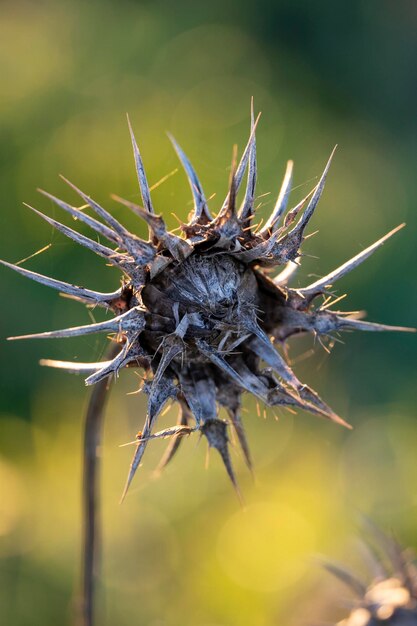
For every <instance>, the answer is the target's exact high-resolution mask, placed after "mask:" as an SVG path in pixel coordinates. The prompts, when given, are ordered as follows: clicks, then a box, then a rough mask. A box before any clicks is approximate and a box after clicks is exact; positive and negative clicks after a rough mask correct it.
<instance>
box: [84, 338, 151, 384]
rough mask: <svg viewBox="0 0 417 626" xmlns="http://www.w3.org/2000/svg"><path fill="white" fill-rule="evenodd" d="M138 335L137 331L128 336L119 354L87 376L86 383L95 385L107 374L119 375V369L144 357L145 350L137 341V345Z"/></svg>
mask: <svg viewBox="0 0 417 626" xmlns="http://www.w3.org/2000/svg"><path fill="white" fill-rule="evenodd" d="M138 335H139V333H135V334H134V335H133V336H132V337H131V338H128V339H127V341H126V342H125V343H124V344H123V347H122V349H121V350H120V352H119V354H118V355H117V356H115V357H114V359H113V360H112V361H110V363H109V364H108V365H106V366H104V367H102V368H101V369H100V370H99V371H97V372H96V373H94V374H91V376H89V377H88V378H86V380H85V384H86V385H95V384H96V383H98V382H99V381H100V380H102V379H103V378H107V376H111V375H112V374H114V375H115V376H118V373H119V370H120V369H121V368H122V367H124V366H125V365H127V364H128V363H131V362H132V361H136V360H137V359H139V358H141V357H143V356H144V352H143V351H142V349H141V348H140V346H139V345H138V344H137V343H136V345H135V340H136V338H137V336H138Z"/></svg>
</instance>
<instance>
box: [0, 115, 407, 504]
mask: <svg viewBox="0 0 417 626" xmlns="http://www.w3.org/2000/svg"><path fill="white" fill-rule="evenodd" d="M258 120H259V116H258V118H257V119H256V121H255V119H254V115H253V108H252V112H251V132H250V137H249V140H248V143H247V145H246V148H245V150H244V152H243V155H242V157H241V159H240V162H239V164H238V165H237V166H236V164H235V160H234V162H233V164H232V171H231V176H230V186H229V192H228V194H227V197H226V198H225V200H224V202H223V204H222V205H221V207H220V210H219V212H218V214H217V215H216V216H215V217H212V215H211V213H210V211H209V208H208V204H207V200H206V198H205V195H204V192H203V189H202V186H201V184H200V182H199V180H198V178H197V175H196V173H195V171H194V169H193V167H192V165H191V163H190V161H189V160H188V158H187V157H186V155H185V154H184V152H183V151H182V149H181V148H180V146H179V145H178V144H177V143H176V142H175V140H174V139H173V138H172V137H170V139H171V141H172V143H173V146H174V148H175V150H176V152H177V155H178V157H179V159H180V161H181V163H182V165H183V167H184V169H185V172H186V174H187V177H188V181H189V184H190V187H191V192H192V195H193V200H194V209H193V211H192V213H191V215H190V219H189V221H188V223H187V224H183V225H182V232H183V236H178V235H175V234H174V233H172V232H169V231H168V230H167V228H166V225H165V222H164V220H163V218H162V217H160V216H159V215H157V214H155V211H154V207H153V204H152V200H151V196H150V189H149V186H148V182H147V179H146V175H145V170H144V167H143V162H142V158H141V155H140V152H139V148H138V146H137V143H136V140H135V137H134V134H133V131H132V128H131V126H130V123H129V129H130V134H131V139H132V145H133V152H134V158H135V164H136V171H137V177H138V181H139V187H140V192H141V196H142V201H143V206H138V205H136V204H133V203H131V202H128V201H127V200H123V199H121V198H116V199H117V200H119V201H120V202H122V203H123V204H124V205H126V206H127V207H129V208H130V209H131V210H132V211H133V212H134V213H135V214H137V215H138V216H139V217H140V218H142V219H143V220H145V221H146V222H147V224H148V226H149V233H150V240H149V241H144V240H142V239H140V238H139V237H137V236H136V235H134V234H132V233H131V232H129V231H128V230H126V228H124V226H122V225H121V224H120V223H119V222H118V221H117V220H116V219H115V218H114V217H113V216H112V215H111V214H110V213H108V212H107V211H106V210H105V209H104V208H102V207H101V206H100V205H99V204H97V203H96V202H95V201H94V200H93V199H92V198H90V197H89V196H88V195H87V194H85V193H84V192H82V191H81V190H79V189H77V187H75V185H73V184H72V183H69V181H66V182H67V183H68V184H69V185H70V186H71V187H72V188H73V190H74V191H75V192H76V193H77V194H78V195H79V196H80V197H81V199H82V201H83V202H84V203H86V204H87V205H88V206H89V207H91V209H92V210H93V211H94V213H96V215H97V216H98V217H99V218H101V221H98V220H96V219H94V218H93V217H90V216H89V215H88V214H87V213H85V212H84V211H83V210H81V209H79V208H75V207H73V206H71V205H69V204H67V203H66V202H63V201H62V200H59V199H58V198H56V197H54V196H52V195H51V194H49V193H46V192H45V191H41V193H42V194H43V195H45V196H46V197H47V198H49V199H50V200H52V201H53V202H54V203H55V204H56V205H57V206H58V207H59V208H61V209H63V210H64V211H66V212H67V213H69V214H70V215H72V216H73V217H75V218H76V219H78V220H80V221H82V222H84V223H86V224H87V225H88V226H89V227H90V228H91V229H92V230H94V231H95V233H97V234H98V235H100V236H102V237H103V238H106V239H107V240H108V241H109V242H111V244H113V245H114V246H115V247H114V248H111V247H108V246H105V245H103V244H102V243H98V242H96V241H94V240H92V239H89V238H88V237H86V236H84V235H81V234H79V233H78V232H76V231H74V230H72V229H71V228H69V227H68V226H65V225H63V224H61V223H59V222H57V221H56V220H54V219H52V218H50V217H47V216H46V215H43V214H42V213H40V212H39V211H37V210H36V209H33V208H32V207H29V208H31V209H32V210H33V211H35V212H36V213H37V214H38V215H39V216H40V217H42V218H43V219H44V220H46V221H47V222H48V223H49V224H51V225H52V226H53V227H55V228H56V229H57V230H59V231H60V232H62V233H64V235H66V236H67V237H69V238H71V239H73V240H74V241H76V242H77V243H79V244H81V245H83V246H85V247H86V248H88V249H90V250H92V251H93V252H95V253H96V254H98V255H100V256H102V257H104V259H105V260H106V262H107V263H109V264H111V265H115V266H117V267H118V268H119V269H120V270H121V272H122V274H123V278H122V283H121V287H120V288H119V289H117V290H116V291H114V292H111V293H99V292H97V291H92V290H90V289H85V288H83V287H77V286H75V285H72V284H68V283H65V282H62V281H59V280H56V279H53V278H48V277H46V276H42V275H40V274H37V273H35V272H31V271H29V270H27V269H23V268H22V267H20V266H17V265H12V264H10V263H6V262H5V261H2V263H3V264H4V265H6V266H8V267H10V268H12V269H14V270H16V271H17V272H19V273H20V274H22V275H24V276H27V277H28V278H31V279H33V280H35V281H38V282H40V283H42V284H44V285H48V286H50V287H53V288H55V289H57V290H58V291H61V292H63V293H64V294H66V295H67V296H69V297H71V298H73V299H75V300H78V301H81V302H84V303H86V304H88V305H94V306H101V307H104V308H106V309H110V310H111V311H113V313H114V314H115V317H114V318H113V319H111V320H108V321H104V322H100V323H95V324H90V325H88V326H81V327H74V328H68V329H65V330H56V331H52V332H46V333H40V334H35V335H26V336H24V337H12V338H11V339H22V338H28V337H32V338H34V337H36V338H49V337H74V336H77V335H87V334H90V333H99V332H104V333H112V334H113V335H114V340H115V341H117V342H118V344H119V345H120V351H119V353H118V354H117V356H116V357H115V358H114V359H113V360H111V361H106V362H99V363H88V364H82V363H69V362H62V361H50V360H44V361H43V362H42V363H43V364H44V365H48V366H52V367H58V368H63V369H66V370H70V371H72V372H85V373H89V376H88V378H87V379H86V384H87V385H92V384H94V383H97V382H98V381H100V380H102V379H103V378H105V377H108V376H111V375H114V376H117V375H118V373H119V370H120V369H121V368H122V367H125V366H139V367H141V368H143V369H144V370H145V373H146V380H145V383H144V385H143V391H144V392H145V393H146V394H147V395H148V411H147V416H146V420H145V424H144V427H143V429H142V432H141V433H140V434H139V435H138V436H137V440H136V441H135V443H136V451H135V454H134V458H133V461H132V464H131V467H130V472H129V476H128V480H127V485H126V489H125V493H126V490H127V488H128V486H129V484H130V482H131V480H132V478H133V476H134V473H135V471H136V469H137V467H138V466H139V464H140V462H141V459H142V456H143V453H144V450H145V448H146V445H147V443H148V441H149V440H150V439H153V438H156V437H168V436H171V437H172V440H171V441H170V445H169V447H168V450H167V452H166V454H165V456H164V458H163V460H162V462H161V467H162V466H164V465H166V464H167V463H168V462H169V461H170V459H171V458H172V456H173V454H174V453H175V451H176V450H177V448H178V445H179V442H180V439H181V437H182V436H184V435H186V434H189V433H190V432H192V431H195V430H199V431H201V433H202V434H204V435H205V437H206V438H207V440H208V444H209V446H210V447H213V448H216V449H217V450H218V452H219V453H220V455H221V457H222V459H223V462H224V464H225V467H226V469H227V472H228V474H229V476H230V479H231V480H232V482H233V484H234V485H235V487H236V488H237V485H236V480H235V476H234V472H233V469H232V465H231V462H230V457H229V451H228V435H227V423H226V422H224V421H223V420H220V419H218V412H219V407H224V408H225V409H226V411H227V413H228V415H229V418H230V423H231V425H232V427H233V428H234V430H235V432H236V434H237V437H238V440H239V442H240V444H241V447H242V450H243V453H244V456H245V459H246V462H247V464H248V466H249V467H251V458H250V453H249V448H248V445H247V441H246V437H245V432H244V429H243V425H242V422H241V418H240V414H239V410H240V404H241V396H242V393H243V392H244V391H249V392H250V393H252V394H254V395H255V396H256V397H257V398H259V399H260V400H262V402H264V403H265V404H266V405H268V406H277V405H280V406H284V407H285V406H288V407H299V408H301V409H305V410H306V411H310V412H311V413H315V414H317V415H319V416H322V417H325V418H328V419H330V420H333V421H335V422H338V423H340V424H344V425H345V426H346V425H347V424H346V422H344V421H343V420H342V419H341V418H340V417H338V416H337V415H336V414H335V413H334V412H333V410H332V409H331V408H330V407H329V406H327V404H325V403H324V402H323V400H321V398H320V397H319V396H318V395H317V393H316V392H315V391H313V390H312V389H310V387H308V386H307V385H306V384H304V383H302V382H301V381H300V380H299V379H298V378H297V376H296V375H295V373H294V372H293V371H292V369H291V368H290V366H289V364H288V362H287V361H286V359H285V358H284V356H282V355H281V354H280V352H279V351H278V350H277V347H276V346H277V345H279V346H281V347H284V346H285V342H286V341H287V340H288V339H289V338H290V337H291V336H292V335H298V334H300V333H312V334H314V335H315V336H316V337H317V338H318V340H319V341H322V340H323V339H326V338H330V339H331V340H332V341H333V340H334V335H336V334H338V332H339V331H343V330H355V329H357V330H368V331H384V330H407V329H404V328H400V327H388V326H384V325H382V324H374V323H369V322H364V321H362V320H361V319H359V318H360V315H358V314H352V313H343V312H339V311H334V310H330V308H329V307H330V306H332V305H333V304H334V303H335V301H332V295H331V292H330V291H329V287H330V286H331V285H333V284H334V283H335V281H336V280H338V279H339V278H341V277H342V276H344V275H345V274H347V273H348V272H349V271H350V270H352V269H353V268H355V267H356V266H357V265H359V264H360V263H361V262H362V261H364V260H365V259H366V258H367V257H369V256H370V255H371V254H372V253H373V252H374V251H375V250H376V249H377V248H379V247H380V246H381V245H382V244H383V243H384V242H385V241H386V240H387V239H388V238H389V237H391V235H393V234H394V233H395V232H397V230H399V229H400V228H401V227H402V226H403V224H402V225H400V226H398V227H397V228H395V229H394V230H392V231H391V232H390V233H388V234H387V235H385V237H383V238H382V239H380V240H379V241H377V242H376V243H374V244H373V245H371V246H370V247H369V248H367V249H366V250H363V251H362V252H360V253H359V254H358V255H357V256H355V257H354V258H353V259H351V260H350V261H348V262H347V263H345V264H344V265H341V266H340V267H339V268H337V269H336V270H334V271H333V272H331V273H330V274H328V275H327V276H324V277H323V278H321V279H319V280H316V281H315V282H313V283H312V284H310V285H308V286H307V287H305V288H303V289H291V288H290V287H288V286H287V285H288V281H289V279H290V277H291V276H292V275H293V274H294V272H295V270H296V269H297V267H298V265H299V263H300V255H301V253H300V246H301V244H302V242H303V240H304V239H305V229H306V227H307V225H308V223H309V221H310V219H311V217H312V215H313V212H314V210H315V208H316V206H317V203H318V201H319V198H320V196H321V194H322V192H323V187H324V183H325V180H326V176H327V172H328V169H329V166H330V161H331V158H332V156H333V153H332V155H331V157H330V159H329V161H328V163H327V165H326V167H325V169H324V172H323V174H322V176H321V178H320V180H319V182H318V183H317V185H316V186H315V187H314V189H313V190H312V191H311V192H310V193H309V194H308V195H307V196H306V197H305V198H304V199H303V200H302V201H301V202H299V203H298V204H297V205H296V206H295V207H293V208H292V209H291V210H289V211H287V204H288V199H289V195H290V191H291V181H292V166H293V164H292V162H291V161H289V162H288V164H287V169H286V172H285V176H284V180H283V183H282V186H281V190H280V192H279V195H278V199H277V201H276V203H275V206H274V209H273V211H272V214H271V216H270V217H269V219H268V221H267V222H266V223H265V224H264V225H263V227H262V228H259V227H258V228H255V227H254V226H253V224H252V220H253V218H254V212H255V207H254V203H255V185H256V176H257V174H256V141H255V129H256V125H257V122H258ZM333 152H334V151H333ZM246 172H247V183H246V190H245V193H244V197H243V201H242V203H241V205H240V207H239V209H238V208H237V207H236V197H237V193H238V191H239V188H240V187H241V184H242V181H243V179H244V175H245V173H246ZM64 180H65V179H64ZM282 265H284V266H285V267H284V269H283V270H282V271H281V273H279V274H278V275H277V276H276V277H275V278H273V279H271V278H269V276H268V275H267V274H266V273H265V272H264V271H263V268H274V267H276V266H282ZM320 296H325V300H324V302H321V303H320V304H315V302H316V298H317V297H320ZM171 399H172V400H176V401H177V402H178V404H179V406H180V415H179V419H178V423H177V425H176V426H173V427H172V428H168V429H165V430H163V431H160V432H158V433H155V434H153V429H154V426H155V422H156V419H157V417H158V415H159V414H160V412H161V410H162V408H163V407H164V405H165V404H166V402H167V401H168V400H171Z"/></svg>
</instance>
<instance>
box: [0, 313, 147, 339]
mask: <svg viewBox="0 0 417 626" xmlns="http://www.w3.org/2000/svg"><path fill="white" fill-rule="evenodd" d="M144 312H145V309H141V308H140V307H135V308H134V309H130V310H129V311H127V312H126V313H123V314H122V315H118V316H117V317H115V318H113V319H111V320H106V321H105V322H98V323H96V324H88V325H87V326H74V327H73V328H65V329H63V330H52V331H48V332H45V333H34V334H32V335H20V336H18V337H8V338H7V339H8V340H9V341H14V340H16V339H60V338H63V337H79V336H81V335H91V334H94V333H103V332H110V333H120V332H122V331H126V330H134V331H137V330H139V328H140V327H141V328H142V329H143V328H144V326H145V318H144Z"/></svg>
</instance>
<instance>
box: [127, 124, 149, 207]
mask: <svg viewBox="0 0 417 626" xmlns="http://www.w3.org/2000/svg"><path fill="white" fill-rule="evenodd" d="M127 123H128V126H129V132H130V138H131V140H132V147H133V154H134V157H135V165H136V173H137V176H138V182H139V188H140V193H141V196H142V201H143V204H144V206H145V209H146V210H147V211H149V213H155V211H154V210H153V206H152V200H151V193H150V191H149V185H148V181H147V180H146V174H145V169H144V167H143V161H142V157H141V155H140V152H139V148H138V144H137V143H136V139H135V135H134V134H133V129H132V125H131V123H130V119H129V115H127Z"/></svg>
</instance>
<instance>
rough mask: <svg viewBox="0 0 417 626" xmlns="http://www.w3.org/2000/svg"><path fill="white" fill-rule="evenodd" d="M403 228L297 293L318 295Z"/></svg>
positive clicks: (400, 227)
mask: <svg viewBox="0 0 417 626" xmlns="http://www.w3.org/2000/svg"><path fill="white" fill-rule="evenodd" d="M404 226H405V224H404V223H403V224H399V226H397V227H396V228H394V229H393V230H391V231H390V232H389V233H387V234H386V235H384V236H383V237H381V239H378V241H375V243H373V244H372V245H370V246H368V248H365V250H362V252H359V254H357V255H356V256H354V257H353V258H352V259H350V260H349V261H346V263H343V265H340V266H339V267H338V268H337V269H335V270H333V272H330V274H327V275H326V276H324V277H323V278H319V280H316V281H315V282H314V283H312V284H311V285H308V287H304V289H299V290H298V291H299V292H300V293H301V294H303V296H310V295H313V294H316V293H317V294H319V293H320V292H321V291H323V290H324V289H325V287H327V286H329V285H333V284H334V283H335V282H336V281H337V280H339V278H342V276H345V274H348V273H349V272H350V271H352V270H353V269H355V267H358V265H360V264H361V263H363V261H365V260H366V259H367V258H368V257H369V256H371V254H373V253H374V252H375V250H378V248H380V247H381V246H382V245H383V244H384V243H385V242H386V241H387V240H388V239H389V238H390V237H392V236H393V235H395V233H397V232H398V231H400V230H401V229H402V228H404Z"/></svg>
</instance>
